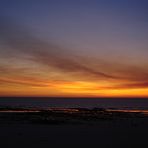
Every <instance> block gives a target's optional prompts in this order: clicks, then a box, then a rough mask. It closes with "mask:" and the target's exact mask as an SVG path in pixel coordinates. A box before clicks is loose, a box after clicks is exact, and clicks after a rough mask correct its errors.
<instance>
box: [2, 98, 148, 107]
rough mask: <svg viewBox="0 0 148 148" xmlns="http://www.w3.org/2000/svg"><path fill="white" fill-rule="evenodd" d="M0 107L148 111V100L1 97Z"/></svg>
mask: <svg viewBox="0 0 148 148" xmlns="http://www.w3.org/2000/svg"><path fill="white" fill-rule="evenodd" d="M0 106H12V107H38V108H48V107H67V108H68V107H81V108H94V107H98V108H120V109H148V99H146V98H144V99H143V98H130V99H127V98H115V99H111V98H108V99H107V98H98V99H97V98H41V97H40V98H35V97H33V98H32V97H0Z"/></svg>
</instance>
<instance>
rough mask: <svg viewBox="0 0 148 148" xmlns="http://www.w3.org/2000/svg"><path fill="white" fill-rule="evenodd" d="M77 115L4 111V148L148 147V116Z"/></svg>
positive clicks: (0, 121)
mask: <svg viewBox="0 0 148 148" xmlns="http://www.w3.org/2000/svg"><path fill="white" fill-rule="evenodd" d="M76 112H77V113H76ZM76 112H75V111H74V112H73V111H72V112H71V111H70V110H68V111H65V110H64V111H56V112H55V111H52V112H51V111H50V112H36V113H33V112H29V113H26V112H25V113H24V112H23V113H22V112H19V113H16V112H7V113H6V112H5V113H4V112H0V147H2V148H12V147H13V148H61V147H68V148H76V147H82V148H83V147H84V148H85V147H88V148H89V147H90V148H104V147H105V148H108V147H109V148H114V147H118V148H122V147H124V148H125V147H126V148H134V147H139V148H147V147H148V117H147V115H143V114H139V113H137V112H136V113H121V112H116V113H112V112H106V111H100V110H99V111H98V110H97V111H96V110H95V111H87V110H85V111H84V110H81V111H76Z"/></svg>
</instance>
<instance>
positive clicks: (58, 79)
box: [0, 0, 148, 97]
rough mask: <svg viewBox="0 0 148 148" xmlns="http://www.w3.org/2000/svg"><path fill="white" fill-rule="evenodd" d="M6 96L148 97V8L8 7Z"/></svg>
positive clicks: (54, 1)
mask: <svg viewBox="0 0 148 148" xmlns="http://www.w3.org/2000/svg"><path fill="white" fill-rule="evenodd" d="M0 96H62V97H63V96H71V97H90V96H93V97H106V96H107V97H148V1H147V0H62V1H61V0H21V1H20V0H13V1H11V0H1V2H0Z"/></svg>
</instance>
